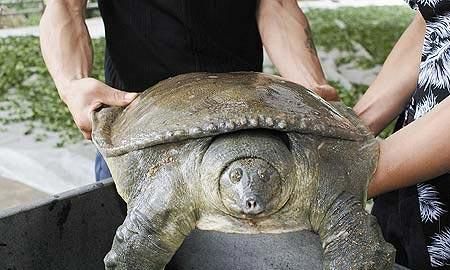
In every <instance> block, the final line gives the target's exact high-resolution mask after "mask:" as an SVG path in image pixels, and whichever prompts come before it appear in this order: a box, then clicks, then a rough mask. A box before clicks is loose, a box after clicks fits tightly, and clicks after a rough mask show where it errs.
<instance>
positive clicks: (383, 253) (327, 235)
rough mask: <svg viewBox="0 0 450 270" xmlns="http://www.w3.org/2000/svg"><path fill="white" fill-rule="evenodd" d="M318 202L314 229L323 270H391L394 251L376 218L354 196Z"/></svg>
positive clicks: (340, 195) (345, 194)
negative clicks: (319, 244)
mask: <svg viewBox="0 0 450 270" xmlns="http://www.w3.org/2000/svg"><path fill="white" fill-rule="evenodd" d="M326 201H329V199H325V198H322V199H319V200H318V202H317V207H316V208H313V209H312V216H311V221H312V225H313V229H314V230H315V231H317V232H318V234H319V235H320V238H321V240H322V247H323V250H324V265H323V269H327V270H328V269H333V270H334V269H336V270H341V269H342V270H352V269H358V270H359V269H370V270H372V269H374V270H375V269H376V270H378V269H379V270H387V269H392V267H393V263H394V256H395V249H394V248H393V247H392V246H391V245H390V244H389V243H387V242H385V240H384V239H383V236H382V234H381V230H380V228H379V226H378V223H377V221H376V219H375V217H374V216H372V215H370V214H368V213H367V212H366V211H365V210H364V209H363V206H362V205H361V203H360V202H359V201H358V200H357V199H356V198H355V197H354V196H352V195H350V194H348V193H345V192H342V193H341V194H339V195H338V196H336V197H335V199H334V200H332V201H331V204H328V203H326Z"/></svg>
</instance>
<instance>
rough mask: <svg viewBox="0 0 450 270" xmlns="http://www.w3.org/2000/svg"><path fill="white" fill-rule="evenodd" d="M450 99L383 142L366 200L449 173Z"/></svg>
mask: <svg viewBox="0 0 450 270" xmlns="http://www.w3.org/2000/svg"><path fill="white" fill-rule="evenodd" d="M449 119H450V97H447V98H446V99H444V100H443V101H442V102H441V103H440V104H438V105H437V106H436V107H435V108H433V109H432V110H431V111H430V112H429V113H427V114H426V115H425V116H423V117H421V118H419V119H418V120H415V121H414V122H412V123H411V124H409V125H407V126H406V127H404V128H402V129H401V130H399V131H397V132H396V133H394V134H393V135H391V136H390V137H389V138H387V139H386V140H384V141H382V142H381V144H380V146H381V152H380V159H379V164H378V168H377V171H376V172H375V176H374V178H373V180H372V182H371V183H370V185H369V191H368V197H373V196H376V195H378V194H381V193H384V192H388V191H391V190H394V189H398V188H402V187H407V186H411V185H414V184H417V183H420V182H424V181H426V180H429V179H432V178H433V177H436V176H439V175H442V174H445V173H448V172H450V125H449Z"/></svg>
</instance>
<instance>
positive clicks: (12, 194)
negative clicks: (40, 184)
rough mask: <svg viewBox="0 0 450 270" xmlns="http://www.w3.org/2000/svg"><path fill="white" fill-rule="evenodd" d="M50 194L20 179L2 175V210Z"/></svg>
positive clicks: (0, 201) (0, 208)
mask: <svg viewBox="0 0 450 270" xmlns="http://www.w3.org/2000/svg"><path fill="white" fill-rule="evenodd" d="M47 196H49V195H48V194H47V193H44V192H42V191H39V190H36V189H34V188H32V187H30V186H28V185H25V184H22V183H20V182H18V181H13V180H11V179H7V178H3V177H0V211H1V210H2V209H7V208H11V207H17V206H20V205H23V204H27V203H31V202H33V201H36V200H39V199H42V198H45V197H47Z"/></svg>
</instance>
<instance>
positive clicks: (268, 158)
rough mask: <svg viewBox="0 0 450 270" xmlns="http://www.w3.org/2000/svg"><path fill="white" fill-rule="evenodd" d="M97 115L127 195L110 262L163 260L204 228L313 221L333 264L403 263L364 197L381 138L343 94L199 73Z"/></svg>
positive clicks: (134, 265)
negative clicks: (336, 99) (327, 97)
mask: <svg viewBox="0 0 450 270" xmlns="http://www.w3.org/2000/svg"><path fill="white" fill-rule="evenodd" d="M92 120H93V134H92V135H93V136H92V137H93V141H94V143H95V144H96V146H97V147H98V149H99V150H100V151H101V153H102V154H103V156H104V157H105V158H106V162H107V163H108V165H109V167H110V169H111V173H112V175H113V178H114V181H115V183H116V186H117V190H118V192H119V194H120V195H121V196H122V198H123V199H124V200H125V201H126V202H127V205H128V215H127V217H126V219H125V221H124V223H123V224H122V225H121V226H120V227H119V228H118V230H117V233H116V236H115V238H114V242H113V246H112V250H111V251H110V252H109V253H108V255H107V256H106V257H105V265H106V268H107V269H152V270H160V269H163V268H164V266H165V265H166V264H167V263H168V262H169V260H170V258H171V257H172V255H173V254H174V253H175V251H176V250H177V249H178V248H179V247H180V245H181V243H182V242H183V240H184V238H185V237H186V235H188V234H189V233H190V232H191V230H193V229H194V228H196V227H197V228H199V229H202V230H216V231H221V232H229V233H246V234H255V233H282V232H290V231H297V230H312V231H314V232H317V233H318V234H319V236H320V238H321V241H322V246H323V250H324V269H346V270H347V269H383V270H384V269H389V267H392V263H393V262H392V259H393V254H394V251H393V248H392V247H391V246H390V245H389V244H387V243H386V242H385V241H384V240H383V238H382V235H381V233H380V230H379V228H378V225H377V223H376V220H375V218H374V217H372V216H371V215H369V214H367V213H366V212H365V211H364V208H363V206H364V204H365V200H366V190H367V185H368V182H369V180H370V179H371V177H372V174H373V172H374V170H375V168H376V164H377V160H378V152H379V148H378V143H377V140H376V139H375V138H374V137H373V136H372V135H371V133H370V132H369V131H368V129H367V128H366V127H365V126H364V125H362V124H361V122H360V121H359V120H358V118H357V117H356V116H355V115H354V114H353V113H352V111H351V110H350V109H348V108H347V107H345V106H343V105H341V104H340V103H333V104H330V103H327V102H325V101H324V100H323V99H321V98H320V97H318V96H317V95H315V94H314V93H313V92H311V91H309V90H307V89H305V88H303V87H302V86H299V85H297V84H295V83H292V82H288V81H285V80H283V79H281V78H280V77H276V76H271V75H265V74H261V73H228V74H208V73H193V74H185V75H179V76H176V77H173V78H170V79H167V80H165V81H162V82H160V83H158V84H157V85H155V86H154V87H152V88H150V89H148V90H147V91H145V92H144V93H142V94H141V95H140V96H139V97H138V98H137V99H136V100H135V101H133V102H132V103H131V104H130V105H129V106H128V107H127V108H125V109H123V108H117V107H111V108H103V109H101V110H100V111H99V112H96V113H94V114H93V117H92Z"/></svg>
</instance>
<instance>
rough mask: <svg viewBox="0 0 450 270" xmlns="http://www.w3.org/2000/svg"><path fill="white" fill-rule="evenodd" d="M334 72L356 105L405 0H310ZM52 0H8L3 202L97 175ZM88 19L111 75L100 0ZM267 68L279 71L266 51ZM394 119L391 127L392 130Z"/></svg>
mask: <svg viewBox="0 0 450 270" xmlns="http://www.w3.org/2000/svg"><path fill="white" fill-rule="evenodd" d="M299 5H300V6H301V7H302V9H303V10H304V11H305V13H306V15H307V17H308V18H309V21H310V24H311V28H312V32H313V36H314V42H315V44H316V47H317V50H318V53H319V56H320V59H321V62H322V66H323V68H324V70H325V73H326V75H327V78H328V80H329V81H330V82H331V83H332V85H334V86H335V87H336V88H337V89H338V90H339V93H340V97H341V99H342V101H343V102H345V103H346V104H347V105H348V106H352V105H354V104H355V102H356V101H357V100H358V98H359V97H360V96H361V95H362V94H363V93H364V91H365V90H366V89H367V87H368V85H370V83H371V82H372V81H373V79H374V78H375V76H376V74H377V73H378V72H379V70H380V67H381V65H382V64H383V62H384V59H385V58H386V57H387V55H388V53H389V51H390V49H391V48H392V47H393V45H394V44H395V42H396V40H397V39H398V38H399V37H400V35H401V33H402V32H403V30H404V29H405V28H406V26H407V25H408V24H409V22H410V21H411V19H412V16H413V11H412V10H411V9H410V8H409V7H408V6H407V5H406V4H405V3H404V2H403V1H402V0H339V1H337V0H336V1H331V0H305V1H301V2H300V3H299ZM44 8H45V1H44V0H0V210H2V209H6V208H10V207H14V206H19V205H23V204H26V203H29V202H33V201H37V200H39V199H41V198H45V197H47V196H48V195H49V194H56V193H60V192H64V191H67V190H70V189H73V188H76V187H80V186H82V185H86V184H89V183H93V182H94V168H93V167H94V157H95V148H94V146H93V145H92V143H91V142H89V141H84V140H83V139H82V136H81V134H80V133H79V131H78V129H77V128H76V126H75V124H74V123H73V121H72V118H71V115H70V113H69V111H68V110H67V108H66V107H65V105H64V104H63V103H62V102H61V101H60V99H59V96H58V93H57V91H56V89H55V87H54V85H53V82H52V80H51V78H50V76H49V74H48V72H47V70H46V68H45V65H44V62H43V60H42V57H41V54H40V48H39V30H38V27H37V24H38V23H39V19H40V16H41V14H42V12H43V9H44ZM87 17H88V19H87V25H88V28H89V31H90V33H91V37H92V41H93V47H94V54H95V56H94V71H93V75H92V76H93V77H96V78H100V79H101V80H103V79H104V75H103V55H104V29H103V23H102V20H101V18H100V17H99V12H98V9H97V3H96V1H89V3H88V8H87ZM264 71H265V72H268V73H277V71H276V70H275V69H274V67H273V65H272V64H271V62H270V59H268V58H267V57H265V61H264ZM391 130H392V127H390V128H387V129H386V130H385V131H383V133H382V135H381V136H383V137H385V136H388V135H389V133H390V132H391Z"/></svg>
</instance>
